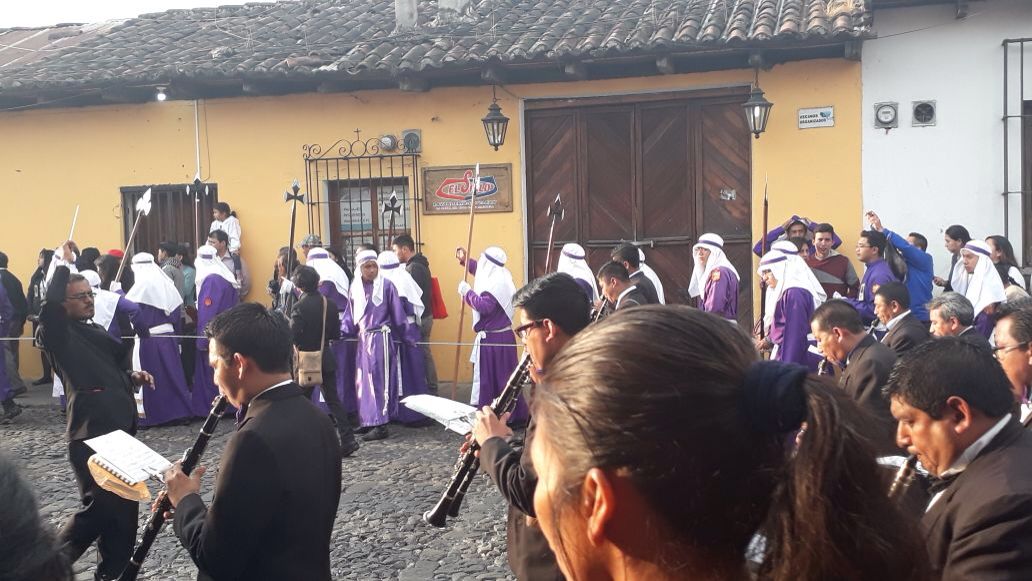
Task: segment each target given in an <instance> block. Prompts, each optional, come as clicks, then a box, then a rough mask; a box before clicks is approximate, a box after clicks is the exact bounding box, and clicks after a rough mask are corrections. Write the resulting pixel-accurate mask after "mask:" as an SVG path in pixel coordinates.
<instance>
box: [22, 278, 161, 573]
mask: <svg viewBox="0 0 1032 581" xmlns="http://www.w3.org/2000/svg"><path fill="white" fill-rule="evenodd" d="M93 315H94V306H93V289H92V288H90V284H89V282H87V281H86V279H85V278H83V276H82V275H79V274H70V273H69V271H68V267H66V266H59V267H57V269H56V271H55V272H54V278H53V279H52V280H51V282H50V286H48V287H47V298H46V302H44V303H43V307H42V309H41V311H40V314H39V329H38V332H39V337H40V342H41V343H42V345H43V348H44V349H45V350H46V351H47V353H48V354H49V357H50V360H51V361H53V364H54V372H55V373H56V374H57V375H58V377H60V378H61V381H62V382H63V383H64V388H65V394H66V395H67V397H68V458H69V460H70V461H71V464H72V470H73V472H74V473H75V481H76V483H77V484H78V486H79V493H80V495H81V497H82V508H81V509H79V511H78V512H76V513H75V514H74V515H72V517H71V518H70V519H69V520H68V523H67V524H65V526H64V528H62V529H61V532H60V535H59V537H60V541H61V543H62V545H63V546H64V550H65V551H66V552H67V553H68V555H69V557H70V558H71V560H73V561H75V560H77V559H78V558H79V557H81V556H82V554H83V553H84V552H85V551H86V549H88V548H89V547H90V545H92V544H93V542H94V541H97V540H99V542H98V549H99V553H100V563H99V564H98V565H97V572H96V578H97V579H115V578H117V577H118V576H119V575H120V574H121V573H122V570H123V569H125V566H126V564H127V563H128V562H129V556H130V554H131V553H132V550H133V543H134V542H135V541H136V525H137V516H138V507H137V503H136V502H135V501H131V500H125V499H123V498H120V497H118V496H116V495H115V494H112V493H111V492H108V491H106V490H103V489H101V488H100V487H99V486H97V484H96V482H95V481H94V480H93V476H91V475H90V471H89V468H88V467H87V464H86V462H87V460H89V457H90V456H91V455H93V451H92V449H91V448H90V447H89V446H87V445H86V443H85V442H84V441H83V440H86V439H88V438H93V437H96V436H101V435H104V434H106V433H108V432H112V431H114V430H123V431H125V432H128V433H130V434H134V433H136V421H137V415H136V400H135V399H134V398H133V389H134V386H141V385H145V384H150V385H152V386H153V383H154V380H153V378H151V376H150V374H149V373H146V372H143V371H132V354H131V353H130V350H129V348H128V346H127V345H126V344H123V343H120V342H118V341H117V340H115V339H114V338H113V337H112V336H111V335H110V334H109V333H108V332H107V330H106V329H104V328H102V327H100V326H99V325H97V324H95V323H91V322H89V320H90V319H92V318H93Z"/></svg>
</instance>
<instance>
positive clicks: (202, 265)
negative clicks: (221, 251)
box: [190, 245, 240, 417]
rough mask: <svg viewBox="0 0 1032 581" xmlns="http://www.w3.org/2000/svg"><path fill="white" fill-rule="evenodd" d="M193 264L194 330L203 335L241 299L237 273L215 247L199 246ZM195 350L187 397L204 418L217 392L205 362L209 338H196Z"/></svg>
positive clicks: (213, 378) (207, 364) (212, 375)
mask: <svg viewBox="0 0 1032 581" xmlns="http://www.w3.org/2000/svg"><path fill="white" fill-rule="evenodd" d="M194 267H195V268H196V269H197V277H196V279H195V281H194V285H195V286H196V288H197V330H198V332H199V333H201V334H203V331H204V327H205V326H206V325H207V324H208V322H209V321H211V320H212V319H214V318H215V316H216V315H218V314H219V313H221V312H223V311H227V310H229V309H231V308H233V307H234V306H236V304H237V303H239V302H240V291H239V290H238V289H239V285H238V284H237V282H236V276H235V275H234V274H233V273H232V272H230V271H229V268H228V267H226V265H225V264H224V263H223V262H222V260H221V259H219V257H218V251H216V250H215V248H213V247H211V246H207V245H205V246H201V247H200V248H198V249H197V260H195V261H194ZM196 349H197V357H196V359H195V362H194V381H193V393H192V394H191V397H190V400H191V408H192V409H193V415H195V416H198V417H204V416H207V415H208V412H209V411H211V402H212V401H213V400H214V399H215V396H216V395H218V393H219V388H218V386H216V385H215V371H214V370H213V369H212V368H211V364H210V363H209V361H208V339H206V338H200V339H197V347H196Z"/></svg>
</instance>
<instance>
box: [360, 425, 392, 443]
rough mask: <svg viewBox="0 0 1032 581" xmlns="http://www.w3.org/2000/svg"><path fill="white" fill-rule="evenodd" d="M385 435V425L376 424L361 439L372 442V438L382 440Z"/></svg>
mask: <svg viewBox="0 0 1032 581" xmlns="http://www.w3.org/2000/svg"><path fill="white" fill-rule="evenodd" d="M386 437H387V426H376V427H375V428H373V429H371V430H369V431H368V432H366V434H365V435H364V436H362V439H363V440H365V441H366V442H372V441H374V440H383V439H385V438H386Z"/></svg>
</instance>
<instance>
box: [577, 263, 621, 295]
mask: <svg viewBox="0 0 1032 581" xmlns="http://www.w3.org/2000/svg"><path fill="white" fill-rule="evenodd" d="M595 278H597V279H600V280H609V279H611V278H615V279H617V280H622V281H624V282H630V280H631V275H630V273H628V272H627V267H625V266H624V265H622V264H620V263H619V262H607V263H605V264H603V265H602V268H600V269H598V274H596V275H595ZM581 294H583V291H581Z"/></svg>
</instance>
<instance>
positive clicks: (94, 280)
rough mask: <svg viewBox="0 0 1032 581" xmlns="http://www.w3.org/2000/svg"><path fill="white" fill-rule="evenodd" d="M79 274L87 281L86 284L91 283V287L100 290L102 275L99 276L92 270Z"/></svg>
mask: <svg viewBox="0 0 1032 581" xmlns="http://www.w3.org/2000/svg"><path fill="white" fill-rule="evenodd" d="M79 274H81V275H82V276H83V278H85V279H86V282H88V283H90V287H92V288H95V289H96V288H100V275H99V274H97V273H96V272H93V271H92V270H84V271H82V272H80V273H79Z"/></svg>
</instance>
